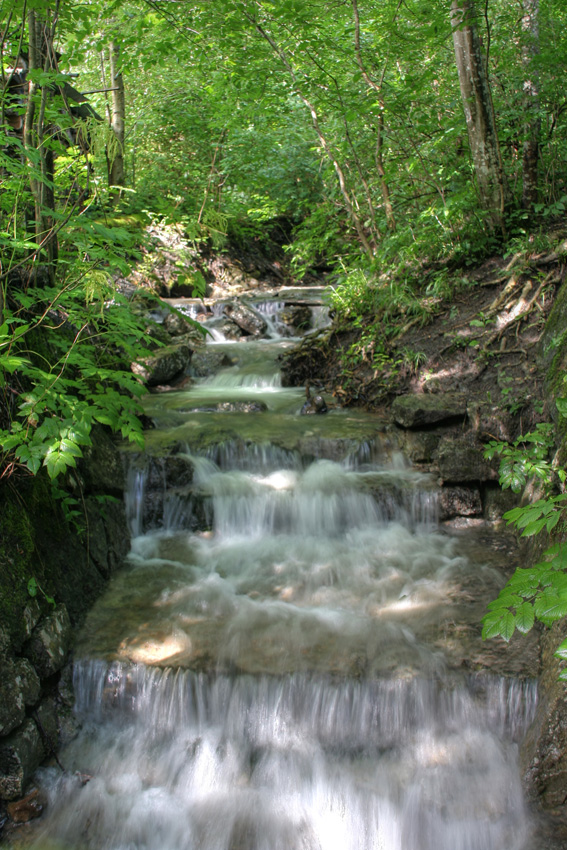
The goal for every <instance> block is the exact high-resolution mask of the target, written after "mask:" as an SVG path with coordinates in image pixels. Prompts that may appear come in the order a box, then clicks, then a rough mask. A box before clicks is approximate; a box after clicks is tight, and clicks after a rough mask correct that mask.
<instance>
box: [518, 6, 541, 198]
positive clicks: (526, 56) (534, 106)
mask: <svg viewBox="0 0 567 850" xmlns="http://www.w3.org/2000/svg"><path fill="white" fill-rule="evenodd" d="M522 11H523V16H522V36H523V41H522V67H523V70H524V116H525V125H524V144H523V152H522V154H523V156H522V181H523V185H522V206H523V208H524V209H526V210H533V207H534V204H536V203H537V199H538V180H537V172H538V162H539V134H540V127H541V122H540V119H539V86H538V78H537V70H536V68H535V67H534V65H535V63H534V58H535V56H536V55H537V54H538V52H539V0H522Z"/></svg>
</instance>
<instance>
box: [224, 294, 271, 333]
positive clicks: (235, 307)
mask: <svg viewBox="0 0 567 850" xmlns="http://www.w3.org/2000/svg"><path fill="white" fill-rule="evenodd" d="M223 311H224V314H225V315H226V316H228V318H229V319H231V320H232V321H233V322H236V324H237V325H238V326H239V327H240V328H242V330H243V331H244V332H245V333H247V334H251V335H252V336H261V335H262V334H264V333H266V331H267V329H268V324H267V322H266V320H265V319H263V318H262V316H260V314H259V313H256V311H255V310H252V309H251V308H250V307H246V306H245V305H244V304H241V303H239V302H236V301H230V302H229V303H228V304H225V305H224V307H223Z"/></svg>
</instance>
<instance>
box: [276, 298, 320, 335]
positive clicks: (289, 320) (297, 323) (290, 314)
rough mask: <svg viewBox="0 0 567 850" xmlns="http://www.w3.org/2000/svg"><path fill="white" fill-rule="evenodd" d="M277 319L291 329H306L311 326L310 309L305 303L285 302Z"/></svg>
mask: <svg viewBox="0 0 567 850" xmlns="http://www.w3.org/2000/svg"><path fill="white" fill-rule="evenodd" d="M278 319H279V321H280V322H281V323H282V324H283V325H287V327H289V328H291V329H292V330H298V331H299V330H301V331H306V330H308V329H309V328H310V327H311V322H312V316H311V310H310V309H309V307H307V306H306V305H305V304H286V306H285V307H284V308H283V310H282V311H281V312H280V313H279V315H278Z"/></svg>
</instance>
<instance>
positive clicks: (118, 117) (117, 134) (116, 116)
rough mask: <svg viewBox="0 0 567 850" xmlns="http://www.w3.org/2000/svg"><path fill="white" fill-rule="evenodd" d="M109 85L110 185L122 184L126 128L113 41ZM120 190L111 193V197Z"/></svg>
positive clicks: (118, 55) (120, 79) (121, 78)
mask: <svg viewBox="0 0 567 850" xmlns="http://www.w3.org/2000/svg"><path fill="white" fill-rule="evenodd" d="M110 85H111V88H112V120H111V125H110V126H111V127H112V132H113V134H114V141H115V145H113V150H112V151H111V153H110V154H109V171H108V183H109V185H110V186H111V187H112V186H118V187H121V186H124V185H125V177H124V141H125V128H126V100H125V97H124V80H123V77H122V70H121V68H120V48H119V47H118V44H117V43H116V42H115V41H112V42H111V43H110ZM119 196H120V192H118V193H112V197H113V199H116V198H118V197H119Z"/></svg>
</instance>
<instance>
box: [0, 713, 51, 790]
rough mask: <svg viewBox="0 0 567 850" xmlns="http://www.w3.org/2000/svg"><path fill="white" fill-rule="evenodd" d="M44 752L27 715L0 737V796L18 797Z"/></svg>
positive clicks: (39, 736)
mask: <svg viewBox="0 0 567 850" xmlns="http://www.w3.org/2000/svg"><path fill="white" fill-rule="evenodd" d="M45 755H46V751H45V747H44V744H43V741H42V738H41V735H40V732H39V729H38V728H37V726H36V724H35V723H34V721H33V720H31V719H30V718H28V719H27V720H25V721H24V723H22V725H21V726H20V727H19V728H18V729H17V730H16V731H15V732H13V733H12V734H11V735H9V736H8V737H7V738H3V739H2V740H0V798H2V799H3V800H17V799H18V798H19V797H21V796H22V795H23V793H24V788H25V786H26V783H27V781H28V779H29V778H30V777H31V775H32V774H33V772H34V771H35V770H37V768H38V767H39V765H40V763H41V762H42V760H43V759H44V758H45Z"/></svg>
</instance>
